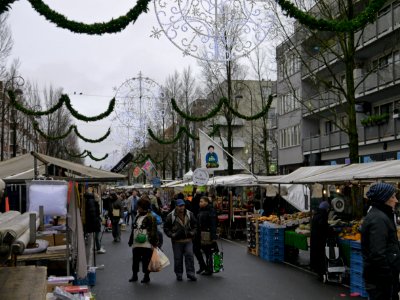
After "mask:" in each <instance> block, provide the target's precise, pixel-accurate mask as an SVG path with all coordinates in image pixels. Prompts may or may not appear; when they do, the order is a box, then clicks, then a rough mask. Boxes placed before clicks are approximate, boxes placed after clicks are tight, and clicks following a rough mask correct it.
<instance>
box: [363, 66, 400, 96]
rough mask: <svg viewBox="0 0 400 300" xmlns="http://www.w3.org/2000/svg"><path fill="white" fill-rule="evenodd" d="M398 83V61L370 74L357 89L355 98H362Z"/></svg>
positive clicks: (399, 80) (399, 72) (399, 71)
mask: <svg viewBox="0 0 400 300" xmlns="http://www.w3.org/2000/svg"><path fill="white" fill-rule="evenodd" d="M399 83H400V61H395V62H394V63H390V64H388V65H387V66H385V67H381V68H379V69H378V70H377V71H376V72H372V73H370V74H369V75H368V77H366V78H365V80H364V81H363V82H362V83H361V84H360V85H359V86H358V87H357V89H356V97H360V96H364V95H367V94H369V93H372V92H376V91H379V90H382V89H384V88H386V87H389V86H392V85H395V84H399Z"/></svg>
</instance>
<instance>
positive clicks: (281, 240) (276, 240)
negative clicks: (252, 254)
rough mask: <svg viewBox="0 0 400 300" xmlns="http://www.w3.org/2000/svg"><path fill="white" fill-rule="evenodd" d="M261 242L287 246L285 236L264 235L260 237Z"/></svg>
mask: <svg viewBox="0 0 400 300" xmlns="http://www.w3.org/2000/svg"><path fill="white" fill-rule="evenodd" d="M260 241H261V242H267V243H270V244H285V237H284V236H283V235H278V236H269V235H264V236H260Z"/></svg>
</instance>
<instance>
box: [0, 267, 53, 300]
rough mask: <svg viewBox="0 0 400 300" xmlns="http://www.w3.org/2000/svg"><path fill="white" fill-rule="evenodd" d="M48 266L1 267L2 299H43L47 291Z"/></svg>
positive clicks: (0, 287)
mask: <svg viewBox="0 0 400 300" xmlns="http://www.w3.org/2000/svg"><path fill="white" fill-rule="evenodd" d="M46 276H47V268H46V267H35V266H27V267H8V268H0V295H1V299H2V300H15V299H18V300H28V299H29V300H43V299H46V292H47V280H46Z"/></svg>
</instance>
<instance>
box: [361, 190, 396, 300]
mask: <svg viewBox="0 0 400 300" xmlns="http://www.w3.org/2000/svg"><path fill="white" fill-rule="evenodd" d="M367 197H368V199H369V200H370V201H371V208H370V209H369V211H368V214H367V216H366V217H365V219H364V222H363V224H362V229H361V249H362V254H363V260H364V279H365V287H366V290H367V292H368V295H369V299H371V300H376V299H388V300H390V299H391V300H393V299H399V296H398V292H399V271H400V246H399V241H398V238H397V230H396V224H395V213H394V208H395V206H396V204H397V203H398V200H397V198H396V189H395V188H394V187H393V186H392V185H390V184H387V183H377V184H375V185H373V186H371V188H370V189H369V191H368V192H367Z"/></svg>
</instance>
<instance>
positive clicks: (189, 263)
mask: <svg viewBox="0 0 400 300" xmlns="http://www.w3.org/2000/svg"><path fill="white" fill-rule="evenodd" d="M172 250H173V252H174V272H175V274H176V275H177V276H182V274H183V258H184V257H185V268H186V274H187V275H190V276H194V274H195V269H194V257H193V243H192V241H190V242H186V243H177V242H172Z"/></svg>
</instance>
